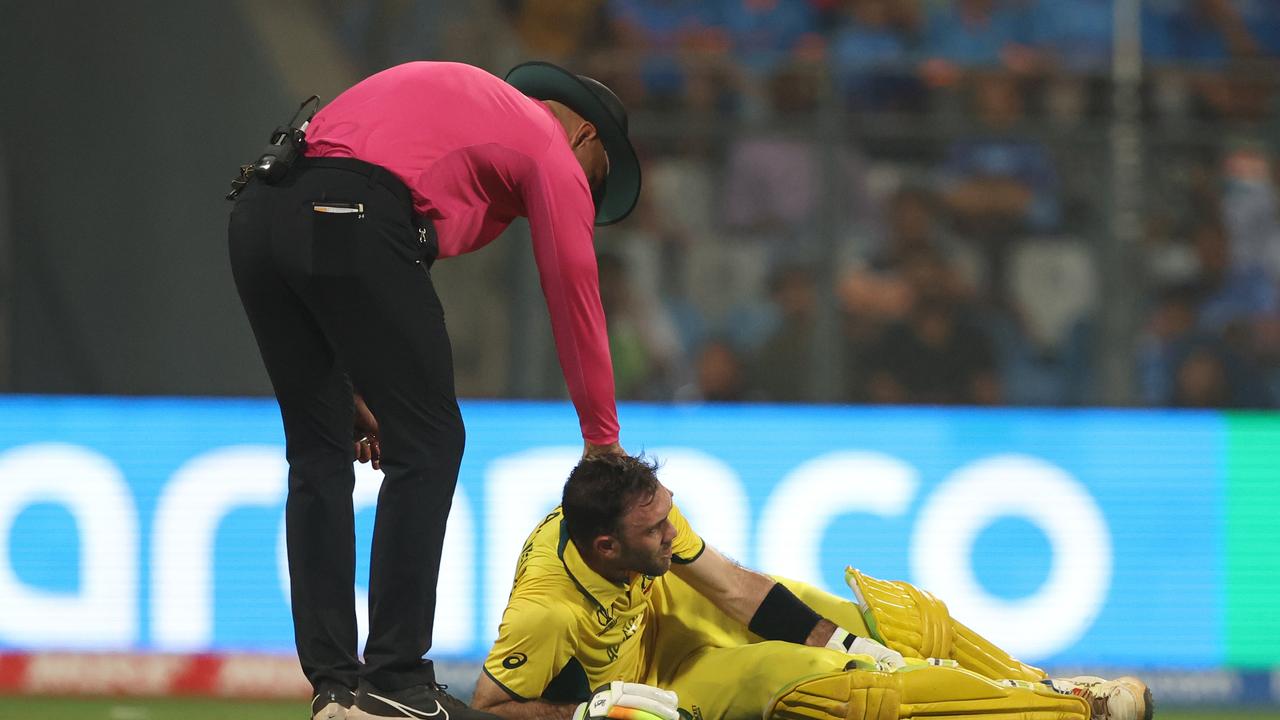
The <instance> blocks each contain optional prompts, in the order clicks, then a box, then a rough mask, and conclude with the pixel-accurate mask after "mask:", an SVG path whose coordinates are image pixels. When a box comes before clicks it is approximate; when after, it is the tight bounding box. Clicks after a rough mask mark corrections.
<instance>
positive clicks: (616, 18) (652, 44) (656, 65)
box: [608, 0, 723, 102]
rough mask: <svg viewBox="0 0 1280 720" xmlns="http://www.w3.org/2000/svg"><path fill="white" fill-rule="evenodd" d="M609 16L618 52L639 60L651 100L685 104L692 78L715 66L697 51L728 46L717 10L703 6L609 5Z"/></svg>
mask: <svg viewBox="0 0 1280 720" xmlns="http://www.w3.org/2000/svg"><path fill="white" fill-rule="evenodd" d="M608 12H609V17H610V21H611V25H612V29H613V32H614V35H615V36H616V38H617V42H618V46H619V48H620V49H621V50H623V51H624V52H630V53H633V54H635V55H638V56H639V60H638V61H637V62H635V64H634V65H633V67H636V68H637V69H638V74H639V85H640V88H639V89H640V90H641V92H643V93H644V95H645V96H646V97H647V98H648V99H650V100H657V101H659V102H661V101H668V100H669V101H675V102H679V101H681V100H683V98H684V96H685V95H686V94H687V93H688V92H689V79H690V77H689V76H690V75H691V74H696V73H698V72H701V71H704V70H706V68H705V67H704V66H705V65H706V64H707V63H709V62H711V60H710V58H708V57H707V54H706V53H699V52H697V51H706V50H708V49H709V48H712V47H714V46H715V45H716V44H718V43H719V44H723V41H721V40H717V35H718V34H719V33H720V31H719V30H717V28H718V26H719V21H718V18H719V16H718V13H717V11H716V8H715V7H713V5H712V4H711V3H707V2H703V0H609V8H608ZM689 50H694V51H695V52H693V53H689V52H687V51H689ZM691 64H692V65H694V67H692V68H691V67H690V65H691ZM629 96H633V95H631V94H629Z"/></svg>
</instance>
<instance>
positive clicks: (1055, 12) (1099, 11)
mask: <svg viewBox="0 0 1280 720" xmlns="http://www.w3.org/2000/svg"><path fill="white" fill-rule="evenodd" d="M1114 15H1115V3H1114V0H1071V1H1070V2H1063V1H1062V0H1038V2H1036V3H1035V5H1033V6H1032V8H1031V11H1030V33H1031V37H1030V39H1031V43H1032V44H1033V45H1034V46H1035V47H1036V49H1037V50H1040V51H1041V52H1043V53H1045V54H1046V55H1047V59H1048V60H1049V61H1050V62H1051V63H1053V64H1054V65H1055V66H1056V67H1058V68H1060V69H1062V70H1066V71H1068V72H1073V73H1087V74H1092V73H1102V72H1107V71H1108V70H1109V69H1110V63H1111V47H1112V44H1113V43H1114V37H1113V34H1112V23H1113V18H1114Z"/></svg>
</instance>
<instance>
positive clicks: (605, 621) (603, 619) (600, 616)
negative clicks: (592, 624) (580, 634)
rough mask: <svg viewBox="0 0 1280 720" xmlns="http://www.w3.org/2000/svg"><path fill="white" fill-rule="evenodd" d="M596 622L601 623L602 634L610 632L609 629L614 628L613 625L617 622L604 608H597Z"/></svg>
mask: <svg viewBox="0 0 1280 720" xmlns="http://www.w3.org/2000/svg"><path fill="white" fill-rule="evenodd" d="M596 621H597V622H599V623H600V625H601V626H602V627H601V628H600V631H601V632H604V631H605V630H608V629H609V628H611V627H613V623H614V622H615V618H614V617H613V616H612V615H610V614H609V611H608V610H605V609H604V608H602V607H597V608H596Z"/></svg>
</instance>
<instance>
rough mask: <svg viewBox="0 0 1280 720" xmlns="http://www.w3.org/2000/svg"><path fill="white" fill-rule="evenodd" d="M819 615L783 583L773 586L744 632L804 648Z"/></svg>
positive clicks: (817, 621)
mask: <svg viewBox="0 0 1280 720" xmlns="http://www.w3.org/2000/svg"><path fill="white" fill-rule="evenodd" d="M821 620H822V616H821V615H819V614H818V613H816V612H814V611H813V608H811V607H809V606H808V605H805V604H804V601H802V600H801V599H800V598H798V597H796V596H795V595H794V594H793V593H792V592H791V591H790V590H788V589H787V588H786V586H785V585H783V584H782V583H776V584H775V585H774V586H773V588H772V589H771V590H769V592H768V594H767V595H765V596H764V600H761V601H760V607H758V608H756V612H755V614H754V615H752V616H751V622H749V623H747V629H748V630H750V631H751V632H753V633H755V634H757V635H759V636H760V637H762V638H764V639H765V640H785V641H786V642H792V643H796V644H797V645H804V644H805V641H807V640H808V639H809V633H811V632H813V629H814V628H815V627H817V625H818V623H819V622H820V621H821Z"/></svg>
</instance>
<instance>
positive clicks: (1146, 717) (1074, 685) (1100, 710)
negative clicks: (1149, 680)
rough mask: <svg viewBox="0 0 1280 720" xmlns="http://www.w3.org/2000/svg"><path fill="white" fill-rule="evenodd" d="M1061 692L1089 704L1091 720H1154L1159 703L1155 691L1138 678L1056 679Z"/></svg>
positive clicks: (1054, 683) (1052, 682) (1054, 684)
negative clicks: (1154, 699)
mask: <svg viewBox="0 0 1280 720" xmlns="http://www.w3.org/2000/svg"><path fill="white" fill-rule="evenodd" d="M1050 683H1051V684H1052V685H1053V687H1054V689H1056V690H1057V691H1058V692H1064V693H1070V694H1072V695H1078V696H1080V697H1082V698H1084V699H1085V701H1086V702H1088V703H1089V713H1090V716H1089V717H1090V720H1151V718H1152V715H1154V713H1155V704H1154V703H1153V702H1152V699H1151V689H1150V688H1148V687H1147V685H1146V683H1144V682H1142V681H1141V680H1139V679H1138V678H1136V677H1129V676H1125V677H1118V678H1116V679H1115V680H1105V679H1103V678H1100V677H1094V676H1092V675H1081V676H1079V677H1072V678H1055V679H1053V680H1051V681H1050Z"/></svg>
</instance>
